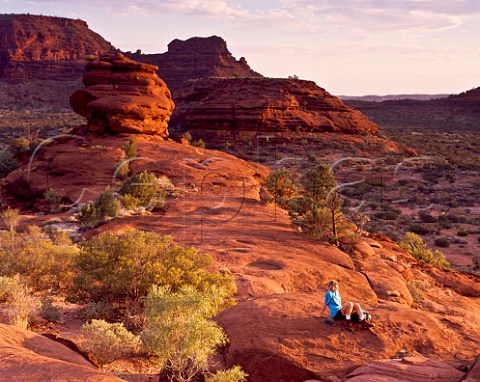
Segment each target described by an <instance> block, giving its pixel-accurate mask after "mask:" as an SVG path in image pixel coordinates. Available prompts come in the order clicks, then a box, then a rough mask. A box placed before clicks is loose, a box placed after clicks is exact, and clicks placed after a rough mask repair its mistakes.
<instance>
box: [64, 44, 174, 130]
mask: <svg viewBox="0 0 480 382" xmlns="http://www.w3.org/2000/svg"><path fill="white" fill-rule="evenodd" d="M86 69H87V72H86V73H85V75H84V77H83V83H84V84H85V85H86V86H85V87H84V88H83V89H80V90H78V91H76V92H75V93H74V94H73V95H72V96H71V97H70V105H71V106H72V109H73V110H74V111H75V112H76V113H78V114H80V115H81V116H83V117H85V118H87V120H88V129H89V131H106V132H113V133H142V134H156V135H160V136H163V137H167V136H168V121H169V119H170V115H171V114H172V111H173V109H174V107H175V105H174V103H173V101H172V97H171V94H170V90H169V89H168V88H167V86H166V85H165V82H163V80H161V79H160V78H159V77H158V76H157V75H156V71H157V69H158V68H157V67H156V66H153V65H149V64H143V63H140V62H136V61H133V60H131V59H129V58H126V57H125V56H124V55H123V54H121V53H117V54H115V55H106V56H102V57H101V58H100V59H99V60H98V61H93V62H90V63H89V64H87V66H86Z"/></svg>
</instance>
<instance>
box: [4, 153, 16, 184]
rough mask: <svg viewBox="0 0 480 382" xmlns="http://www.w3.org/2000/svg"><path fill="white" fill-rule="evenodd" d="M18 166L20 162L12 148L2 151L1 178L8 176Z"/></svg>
mask: <svg viewBox="0 0 480 382" xmlns="http://www.w3.org/2000/svg"><path fill="white" fill-rule="evenodd" d="M17 167H18V162H17V161H16V160H15V158H14V157H13V154H12V152H11V151H10V150H4V151H0V178H4V177H6V176H7V175H8V174H10V173H11V172H12V171H13V170H15V169H16V168H17Z"/></svg>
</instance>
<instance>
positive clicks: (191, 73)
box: [127, 36, 262, 98]
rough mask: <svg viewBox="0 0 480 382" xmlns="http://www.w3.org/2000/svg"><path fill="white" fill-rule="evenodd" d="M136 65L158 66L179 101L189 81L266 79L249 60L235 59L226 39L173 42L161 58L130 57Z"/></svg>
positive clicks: (215, 37) (153, 55)
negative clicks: (252, 67)
mask: <svg viewBox="0 0 480 382" xmlns="http://www.w3.org/2000/svg"><path fill="white" fill-rule="evenodd" d="M127 56H128V57H130V58H133V59H134V60H136V61H141V62H147V63H149V64H153V65H157V66H158V68H159V69H158V75H159V76H160V77H161V78H163V79H164V80H165V82H166V83H167V85H168V87H169V88H170V89H171V90H172V92H173V93H174V95H175V98H176V91H177V88H178V87H179V86H180V85H181V84H182V83H183V82H184V81H186V80H190V79H195V78H206V77H262V75H260V74H259V73H257V72H255V71H254V70H252V69H251V68H250V66H248V64H247V61H246V60H245V58H243V57H241V58H240V59H239V60H237V59H235V57H233V56H232V54H231V53H230V51H229V50H228V48H227V43H226V42H225V40H224V39H222V38H221V37H217V36H211V37H192V38H189V39H188V40H185V41H182V40H179V39H175V40H173V41H172V42H171V43H170V44H168V51H167V52H165V53H161V54H141V53H135V54H127Z"/></svg>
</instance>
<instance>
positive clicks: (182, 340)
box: [141, 286, 229, 381]
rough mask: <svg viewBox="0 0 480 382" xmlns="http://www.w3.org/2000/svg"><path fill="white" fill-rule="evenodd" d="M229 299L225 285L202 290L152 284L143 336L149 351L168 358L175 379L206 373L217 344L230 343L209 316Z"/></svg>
mask: <svg viewBox="0 0 480 382" xmlns="http://www.w3.org/2000/svg"><path fill="white" fill-rule="evenodd" d="M228 298H229V292H228V291H227V290H225V289H223V288H209V289H207V290H205V291H203V292H199V291H198V290H196V289H195V288H193V287H191V286H183V287H181V288H180V289H179V290H177V291H176V292H172V290H171V289H170V288H168V287H159V286H153V287H152V289H151V291H150V292H149V293H148V296H147V299H146V301H145V316H146V319H147V329H146V330H145V331H144V332H143V333H142V335H141V337H142V340H143V342H144V344H145V346H146V348H147V350H148V351H149V352H151V353H153V354H156V355H158V356H160V357H161V358H162V359H163V360H165V363H164V367H165V368H166V369H167V370H168V372H169V373H170V375H171V376H172V377H173V378H174V380H175V381H191V380H192V379H193V378H194V377H195V375H197V374H198V373H203V372H205V371H206V370H207V368H208V361H209V359H210V358H211V356H212V355H213V354H214V353H215V349H216V347H217V346H219V345H225V344H226V343H227V342H228V339H227V336H226V334H225V333H224V331H223V330H222V328H221V327H220V326H218V325H217V324H216V323H215V321H213V320H211V319H210V318H211V317H212V316H213V315H215V314H216V313H218V312H219V311H220V310H221V308H220V307H222V306H224V304H225V300H227V299H228Z"/></svg>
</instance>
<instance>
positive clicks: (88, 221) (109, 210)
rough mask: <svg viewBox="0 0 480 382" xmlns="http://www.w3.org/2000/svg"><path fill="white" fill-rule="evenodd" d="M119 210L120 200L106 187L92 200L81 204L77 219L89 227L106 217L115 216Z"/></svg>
mask: <svg viewBox="0 0 480 382" xmlns="http://www.w3.org/2000/svg"><path fill="white" fill-rule="evenodd" d="M119 211H120V202H119V201H118V200H117V199H116V198H115V196H114V195H113V192H112V191H111V190H110V189H109V188H107V189H106V190H105V191H104V192H102V193H101V194H100V195H99V196H98V197H97V198H96V199H95V200H94V201H93V202H89V203H87V204H85V206H83V208H82V210H81V211H80V214H79V216H78V220H79V221H80V224H82V225H83V226H87V227H91V226H95V225H96V224H98V223H100V222H101V221H102V220H104V219H105V218H107V217H112V218H115V217H117V216H118V212H119Z"/></svg>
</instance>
